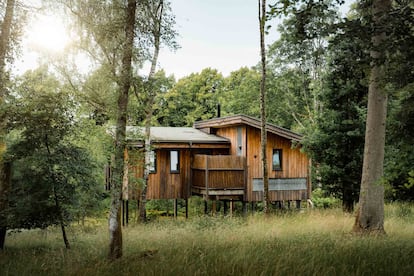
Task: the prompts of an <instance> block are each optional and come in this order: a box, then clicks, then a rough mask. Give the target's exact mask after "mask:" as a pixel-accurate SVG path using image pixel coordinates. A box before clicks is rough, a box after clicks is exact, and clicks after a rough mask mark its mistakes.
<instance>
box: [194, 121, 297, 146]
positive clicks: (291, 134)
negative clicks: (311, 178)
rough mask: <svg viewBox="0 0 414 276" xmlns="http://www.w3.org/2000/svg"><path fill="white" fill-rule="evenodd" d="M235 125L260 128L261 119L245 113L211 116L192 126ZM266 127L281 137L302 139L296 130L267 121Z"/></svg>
mask: <svg viewBox="0 0 414 276" xmlns="http://www.w3.org/2000/svg"><path fill="white" fill-rule="evenodd" d="M237 125H248V126H251V127H254V128H258V129H260V128H261V121H260V120H259V119H256V118H254V117H250V116H247V115H233V116H227V117H219V118H213V119H209V120H205V121H198V122H195V123H194V128H196V129H203V128H224V127H230V126H237ZM266 129H267V131H268V132H270V133H273V134H276V135H279V136H281V137H284V138H287V139H290V140H294V141H300V140H301V139H302V137H303V136H302V135H301V134H299V133H296V132H293V131H291V130H289V129H286V128H283V127H280V126H277V125H274V124H271V123H267V124H266Z"/></svg>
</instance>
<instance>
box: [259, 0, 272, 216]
mask: <svg viewBox="0 0 414 276" xmlns="http://www.w3.org/2000/svg"><path fill="white" fill-rule="evenodd" d="M259 22H260V25H259V26H260V55H261V67H262V78H261V80H260V117H261V128H260V130H261V139H260V141H261V157H262V166H263V211H264V213H265V214H267V213H269V203H270V201H269V173H268V168H267V156H266V148H267V131H266V47H265V24H266V0H259Z"/></svg>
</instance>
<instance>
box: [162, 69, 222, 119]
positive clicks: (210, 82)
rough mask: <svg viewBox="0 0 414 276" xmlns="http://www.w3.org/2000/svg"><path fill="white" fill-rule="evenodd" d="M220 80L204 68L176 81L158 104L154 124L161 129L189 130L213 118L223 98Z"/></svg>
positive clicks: (217, 74)
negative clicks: (189, 127) (184, 127)
mask: <svg viewBox="0 0 414 276" xmlns="http://www.w3.org/2000/svg"><path fill="white" fill-rule="evenodd" d="M223 82H224V78H223V76H222V75H221V74H220V73H219V72H218V71H217V70H215V69H211V68H206V69H204V70H202V71H201V72H200V73H192V74H191V75H189V76H187V77H184V78H182V79H180V80H178V81H177V83H176V84H175V86H174V87H173V88H172V89H170V90H169V91H168V92H167V93H165V94H164V95H163V96H164V97H163V98H162V99H161V100H160V103H159V107H160V110H156V113H157V121H158V122H159V124H161V125H163V126H191V125H192V124H193V123H194V122H195V121H198V120H206V119H211V118H214V117H215V116H216V105H217V104H218V103H219V102H220V101H221V99H222V97H223V96H222V94H223Z"/></svg>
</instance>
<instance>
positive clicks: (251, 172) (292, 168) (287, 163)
mask: <svg viewBox="0 0 414 276" xmlns="http://www.w3.org/2000/svg"><path fill="white" fill-rule="evenodd" d="M247 141H248V147H247V164H248V174H247V175H248V180H247V181H248V185H247V199H248V201H261V200H263V194H262V193H260V192H253V191H252V187H253V183H252V181H253V178H262V177H263V172H262V162H261V158H260V151H261V150H260V130H259V129H256V128H252V127H248V129H247ZM273 149H282V170H281V171H273V170H272V159H271V157H272V154H273ZM266 151H267V158H268V171H269V178H300V177H305V178H308V176H309V175H308V167H309V159H308V157H307V156H306V155H305V154H304V153H301V152H300V148H292V144H291V141H290V140H288V139H285V138H282V137H280V136H278V135H275V134H272V133H269V134H268V136H267V150H266ZM308 185H309V179H308ZM305 194H306V191H305ZM269 197H270V200H271V201H277V200H301V199H304V198H303V193H302V192H301V191H296V192H294V191H283V192H282V191H271V192H270V193H269Z"/></svg>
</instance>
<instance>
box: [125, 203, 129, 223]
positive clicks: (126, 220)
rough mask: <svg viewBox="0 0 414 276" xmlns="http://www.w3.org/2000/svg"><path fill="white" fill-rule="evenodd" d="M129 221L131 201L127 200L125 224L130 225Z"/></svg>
mask: <svg viewBox="0 0 414 276" xmlns="http://www.w3.org/2000/svg"><path fill="white" fill-rule="evenodd" d="M128 222H129V201H128V200H126V201H125V224H126V226H128Z"/></svg>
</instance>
